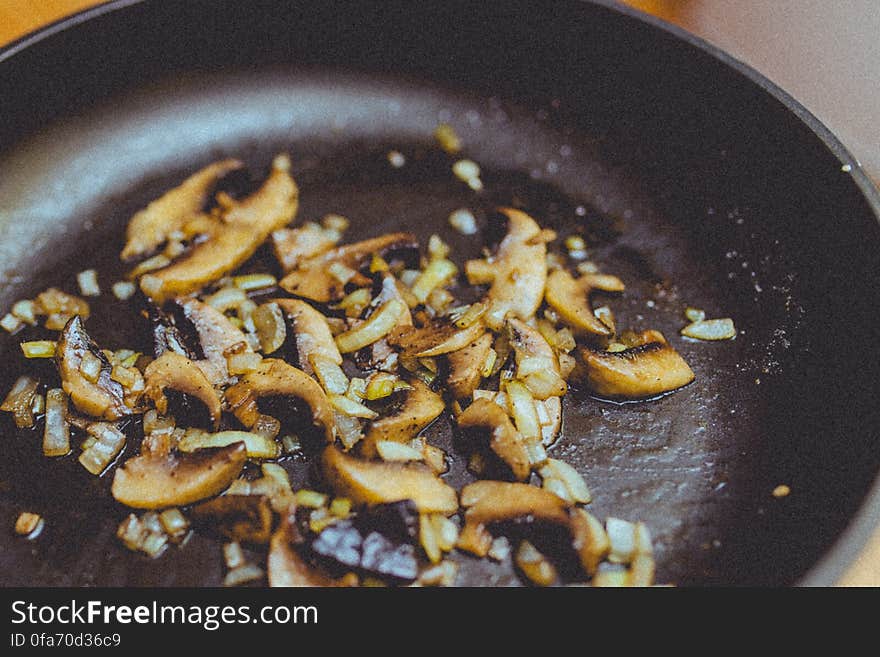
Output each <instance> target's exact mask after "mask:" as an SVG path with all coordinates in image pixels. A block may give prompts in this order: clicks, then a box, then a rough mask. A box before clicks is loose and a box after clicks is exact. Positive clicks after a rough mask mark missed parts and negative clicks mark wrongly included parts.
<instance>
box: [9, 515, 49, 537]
mask: <svg viewBox="0 0 880 657" xmlns="http://www.w3.org/2000/svg"><path fill="white" fill-rule="evenodd" d="M45 524H46V523H45V521H44V520H43V518H42V516H40V515H39V514H38V513H31V512H29V511H23V512H22V513H20V514H19V516H18V518H16V519H15V533H16V534H18V535H19V536H24V537H25V538H28V539H31V540H33V539H35V538H36V537H37V536H39V535H40V532H42V531H43V527H44V526H45Z"/></svg>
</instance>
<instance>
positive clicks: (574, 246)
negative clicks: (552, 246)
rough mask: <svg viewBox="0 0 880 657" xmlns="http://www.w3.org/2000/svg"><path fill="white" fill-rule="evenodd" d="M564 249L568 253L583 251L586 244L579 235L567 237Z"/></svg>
mask: <svg viewBox="0 0 880 657" xmlns="http://www.w3.org/2000/svg"><path fill="white" fill-rule="evenodd" d="M565 248H566V249H568V250H569V251H585V250H586V248H587V243H586V242H585V241H584V238H583V237H581V236H580V235H569V236H568V237H566V238H565Z"/></svg>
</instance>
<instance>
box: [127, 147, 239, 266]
mask: <svg viewBox="0 0 880 657" xmlns="http://www.w3.org/2000/svg"><path fill="white" fill-rule="evenodd" d="M241 167H242V163H241V162H239V161H238V160H233V159H229V160H221V161H219V162H214V163H212V164H209V165H208V166H206V167H205V168H204V169H200V170H199V171H197V172H196V173H194V174H193V175H191V176H190V177H189V178H187V179H186V180H184V181H183V183H181V184H180V185H179V186H177V187H175V188H174V189H172V190H170V191H168V192H165V194H163V195H162V196H160V197H159V198H158V199H156V200H155V201H153V202H152V203H150V204H149V205H148V206H147V207H146V208H144V209H143V210H141V211H140V212H138V213H137V214H135V215H134V216H133V217H132V218H131V220H130V221H129V222H128V228H127V230H126V242H125V248H124V249H122V254H121V257H122V259H123V260H132V259H134V258H139V257H143V256H147V255H150V254H151V253H153V252H154V251H156V250H157V249H158V248H159V247H160V246H162V244H163V243H164V242H165V241H166V240H167V239H168V237H169V235H171V234H172V233H174V232H177V231H182V230H183V228H184V226H185V225H186V223H187V222H189V221H190V220H191V219H192V218H193V217H195V216H196V215H198V214H199V213H200V212H201V211H202V207H203V206H204V205H205V202H206V201H207V200H208V195H209V194H210V193H211V192H212V191H213V189H214V188H215V186H216V185H217V182H218V181H219V180H220V179H221V178H222V177H223V176H225V175H226V174H228V173H229V172H230V171H234V170H236V169H240V168H241Z"/></svg>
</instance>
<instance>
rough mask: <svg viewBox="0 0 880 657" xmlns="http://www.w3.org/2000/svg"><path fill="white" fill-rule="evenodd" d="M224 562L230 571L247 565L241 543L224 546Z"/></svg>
mask: <svg viewBox="0 0 880 657" xmlns="http://www.w3.org/2000/svg"><path fill="white" fill-rule="evenodd" d="M223 561H224V563H226V567H227V568H229V569H230V570H235V569H236V568H238V567H239V566H243V565H244V564H245V558H244V550H242V549H241V543H239V542H238V541H231V542H229V543H224V545H223Z"/></svg>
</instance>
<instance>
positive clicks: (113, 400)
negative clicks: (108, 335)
mask: <svg viewBox="0 0 880 657" xmlns="http://www.w3.org/2000/svg"><path fill="white" fill-rule="evenodd" d="M86 354H88V357H89V358H91V359H97V360H96V361H95V362H100V370H99V371H98V375H97V378H96V379H95V381H94V382H92V381H90V380H89V379H87V378H86V376H85V375H84V374H83V372H82V369H81V366H82V363H83V358H84V357H85V356H86ZM55 362H56V364H57V365H58V372H59V374H60V376H61V387H62V388H63V389H64V392H66V393H67V394H68V395H70V400H71V401H72V402H73V405H74V406H76V408H77V410H79V411H80V412H81V413H85V414H86V415H90V416H92V417H96V418H101V419H104V420H110V421H113V420H118V419H119V418H121V417H123V416H125V415H130V414H131V413H132V409H131V408H129V406H127V405H126V404H125V391H124V389H123V387H122V385H121V384H120V383H118V382H117V381H114V380H113V379H112V378H111V377H110V375H111V372H112V371H113V368H112V366H111V364H110V361H109V360H107V357H106V356H105V355H104V353H103V352H102V351H101V350H100V349H99V348H98V345H96V344H95V343H94V341H93V340H92V339H91V338H90V337H89V334H88V333H86V330H85V328H84V327H83V323H82V319H81V318H80V317H79V315H76V316H75V317H73V318H71V319H70V321H68V322H67V324H66V325H65V327H64V330H62V331H61V335H60V337H59V338H58V345H57V347H56V350H55Z"/></svg>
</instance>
